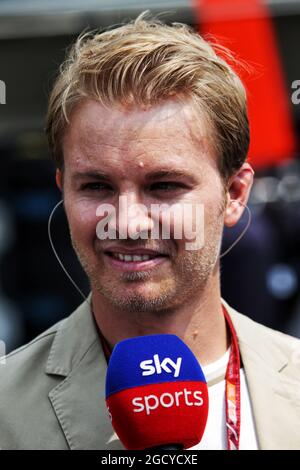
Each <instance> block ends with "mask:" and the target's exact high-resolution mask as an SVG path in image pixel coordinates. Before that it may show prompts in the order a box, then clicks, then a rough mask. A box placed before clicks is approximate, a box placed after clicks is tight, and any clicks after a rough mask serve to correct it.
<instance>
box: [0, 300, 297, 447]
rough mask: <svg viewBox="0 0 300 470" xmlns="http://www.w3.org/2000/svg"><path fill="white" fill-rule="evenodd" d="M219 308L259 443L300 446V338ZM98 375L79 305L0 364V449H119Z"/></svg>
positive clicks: (86, 314) (88, 323)
mask: <svg viewBox="0 0 300 470" xmlns="http://www.w3.org/2000/svg"><path fill="white" fill-rule="evenodd" d="M223 302H224V301H223ZM224 303H225V302H224ZM225 305H226V306H227V308H228V311H229V314H230V316H231V318H232V321H233V323H234V326H235V328H236V331H237V335H238V340H239V346H240V351H241V357H242V361H243V365H244V368H245V373H246V378H247V382H248V386H249V392H250V397H251V401H252V406H253V412H254V419H255V424H256V429H257V435H258V441H259V448H260V449H300V364H299V358H300V349H299V348H300V341H299V340H296V339H294V338H291V337H289V336H286V335H284V334H282V333H279V332H276V331H273V330H271V329H268V328H266V327H264V326H261V325H259V324H258V323H255V322H253V321H252V320H250V319H249V318H247V317H245V316H244V315H242V314H240V313H238V312H236V311H235V310H233V309H232V308H231V307H229V306H228V305H227V304H226V303H225ZM297 351H298V352H297ZM297 359H298V360H297ZM105 375H106V362H105V358H104V356H103V352H102V348H101V344H100V342H99V338H98V335H97V330H96V328H95V323H94V318H93V315H92V314H91V312H90V309H89V305H88V304H87V303H86V302H84V303H83V304H82V305H80V306H79V307H78V309H77V310H75V312H73V314H72V315H70V316H69V317H68V318H66V319H64V320H62V321H61V322H59V323H58V324H56V325H54V326H53V327H52V328H50V329H49V330H48V331H46V332H44V333H43V334H41V335H40V336H39V337H37V338H36V339H34V340H33V341H32V342H31V343H29V344H27V345H25V346H23V347H22V348H20V349H18V350H16V351H14V352H12V353H11V354H10V355H9V356H8V357H7V359H6V364H5V365H3V364H0V448H1V449H96V450H103V449H123V446H122V444H121V443H120V441H119V440H118V438H117V436H116V435H115V433H114V431H113V429H112V426H111V423H110V420H109V418H108V415H107V411H106V407H105Z"/></svg>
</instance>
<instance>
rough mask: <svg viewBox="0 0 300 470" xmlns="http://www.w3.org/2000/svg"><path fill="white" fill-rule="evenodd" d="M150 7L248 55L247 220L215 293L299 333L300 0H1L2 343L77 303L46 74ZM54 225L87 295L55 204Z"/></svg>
mask: <svg viewBox="0 0 300 470" xmlns="http://www.w3.org/2000/svg"><path fill="white" fill-rule="evenodd" d="M146 9H149V10H150V11H151V12H152V13H164V14H163V16H162V19H164V21H166V22H168V23H169V22H173V21H179V22H184V23H188V24H189V25H191V26H193V27H194V28H195V29H196V30H197V31H199V32H200V33H201V34H203V35H207V34H208V35H213V36H214V37H215V38H216V39H217V40H218V42H221V43H223V44H224V45H225V46H227V47H229V48H230V49H231V50H232V51H234V52H235V53H236V54H237V56H238V57H239V58H240V59H242V60H244V61H245V62H246V63H248V64H250V68H251V69H252V72H251V73H249V71H246V70H244V69H243V68H241V70H238V72H239V73H240V75H241V76H242V78H243V79H244V80H245V84H246V87H247V91H248V97H249V113H250V122H251V139H252V141H251V148H250V153H249V155H250V162H251V163H252V165H253V166H254V168H255V172H256V176H255V184H254V187H253V190H252V195H251V199H250V203H249V207H250V209H251V211H252V223H251V226H250V228H249V230H248V232H247V234H246V235H245V236H244V238H243V239H242V240H241V241H240V243H239V244H238V245H237V246H236V247H234V249H233V250H232V251H231V252H230V253H229V254H228V255H226V256H225V257H224V258H222V263H221V264H222V265H221V275H222V295H223V297H224V298H225V299H226V300H227V301H228V302H229V303H230V304H231V305H232V306H233V307H234V308H236V309H237V310H239V311H241V312H243V313H245V314H247V315H248V316H249V317H251V318H253V319H255V320H257V321H259V322H261V323H263V324H265V325H267V326H270V327H273V328H276V329H279V330H281V331H284V332H287V333H289V334H293V335H294V336H298V337H300V289H299V283H300V159H299V134H300V104H298V102H300V92H299V93H298V92H297V90H298V88H299V89H300V60H299V45H300V0H299V1H298V0H293V1H289V0H282V1H280V0H268V1H262V0H202V1H197V0H194V1H188V0H161V1H156V0H147V1H141V0H84V1H83V0H64V1H63V2H62V1H58V0H33V1H28V0H0V340H2V341H4V342H5V343H6V352H9V351H10V350H12V349H14V348H16V347H18V346H20V345H22V344H24V343H25V342H28V341H29V340H30V339H32V338H33V337H34V336H36V335H37V334H39V333H40V332H42V331H43V330H45V329H46V328H48V327H49V326H51V325H52V324H53V323H55V322H57V321H58V320H60V319H62V318H63V317H65V316H67V315H69V314H70V313H71V312H72V311H73V310H74V308H76V307H77V305H79V303H81V301H82V299H81V297H80V295H79V294H78V293H77V291H76V290H75V289H74V287H73V286H72V284H71V283H70V281H69V280H68V279H67V277H66V276H65V274H64V273H63V272H62V270H61V268H60V267H59V265H58V263H57V261H56V259H55V257H54V255H53V253H52V251H51V248H50V244H49V241H48V235H47V222H48V217H49V215H50V212H51V210H52V208H53V207H54V205H55V204H56V203H57V202H58V201H59V200H60V195H59V192H58V190H57V189H56V186H55V180H54V167H53V164H52V162H51V161H50V158H49V153H48V150H47V145H46V140H45V136H44V131H43V128H44V117H45V112H46V106H47V97H48V94H49V90H50V89H51V84H52V83H53V79H54V77H55V76H56V74H57V71H58V67H59V65H60V63H61V62H62V61H63V59H64V57H65V51H66V48H67V46H68V45H69V44H70V43H71V42H72V41H73V40H74V39H75V38H76V36H77V35H78V34H79V33H80V32H81V31H82V30H83V29H86V28H87V29H94V28H104V27H107V26H109V25H112V24H117V23H120V22H123V21H126V20H129V19H133V18H135V17H136V16H137V15H138V14H139V13H141V12H142V11H144V10H146ZM297 80H299V83H297ZM246 223H247V216H246V214H245V215H244V216H243V219H242V221H241V222H240V223H239V224H238V226H236V227H234V228H233V229H230V230H225V232H224V240H223V251H225V250H226V249H227V248H228V247H229V246H230V244H231V243H232V242H233V241H234V240H235V239H236V238H237V237H238V235H239V234H240V233H241V231H242V230H243V227H244V226H245V224H246ZM52 227H53V228H52V233H53V239H54V243H55V246H56V248H57V251H58V252H59V254H60V256H61V258H62V259H63V262H64V264H65V266H66V267H67V269H68V270H69V272H70V273H71V274H72V277H73V278H74V279H75V281H76V282H77V283H78V285H79V286H80V288H81V289H82V290H83V291H84V292H85V293H87V292H88V283H87V280H86V278H85V276H84V274H83V272H82V270H81V268H80V265H79V263H78V261H77V260H76V256H75V254H74V252H73V250H72V248H71V245H70V240H69V234H68V229H67V225H66V220H65V217H64V213H63V210H62V209H59V210H58V211H57V213H56V215H55V218H54V220H53V225H52ZM0 355H1V354H0Z"/></svg>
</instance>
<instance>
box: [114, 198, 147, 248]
mask: <svg viewBox="0 0 300 470" xmlns="http://www.w3.org/2000/svg"><path fill="white" fill-rule="evenodd" d="M153 228H154V221H153V220H152V217H151V211H150V214H149V208H148V207H147V206H146V205H145V204H143V203H141V202H139V200H138V198H137V196H136V195H135V193H133V192H131V193H127V194H124V195H121V196H120V197H119V210H118V217H117V231H118V232H119V238H120V239H127V238H131V239H133V240H137V239H138V238H142V239H147V238H148V236H149V232H150V231H151V230H153Z"/></svg>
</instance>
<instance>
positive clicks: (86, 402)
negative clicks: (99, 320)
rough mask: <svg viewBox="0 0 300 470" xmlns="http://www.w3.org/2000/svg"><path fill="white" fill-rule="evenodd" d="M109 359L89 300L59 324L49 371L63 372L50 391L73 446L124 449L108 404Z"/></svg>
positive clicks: (57, 373) (61, 423)
mask: <svg viewBox="0 0 300 470" xmlns="http://www.w3.org/2000/svg"><path fill="white" fill-rule="evenodd" d="M106 369H107V365H106V360H105V357H104V354H103V351H102V347H101V343H100V341H99V338H98V334H97V330H96V327H95V324H94V319H93V315H92V313H91V310H90V307H89V305H88V304H87V303H84V304H82V305H81V306H80V307H79V308H78V309H77V310H76V311H75V312H74V313H73V314H72V315H71V316H70V317H69V318H67V319H66V320H65V321H64V322H63V324H62V325H61V326H60V328H59V330H58V332H57V334H56V337H55V339H54V341H53V345H52V348H51V352H50V355H49V359H48V363H47V366H46V373H47V374H55V375H61V376H62V379H63V380H62V382H60V383H59V385H57V386H56V387H55V388H54V389H52V390H51V392H50V393H49V399H50V401H51V404H52V407H53V410H54V412H55V414H56V416H57V419H58V421H59V423H60V426H61V429H62V431H63V433H64V435H65V438H66V441H67V443H68V446H69V448H70V449H72V450H79V449H83V450H86V449H89V450H100V449H101V450H102V449H124V447H123V446H122V444H121V442H120V441H119V439H118V438H117V436H116V435H115V433H114V430H113V428H112V426H111V422H110V419H109V416H108V413H107V409H106V405H105V376H106Z"/></svg>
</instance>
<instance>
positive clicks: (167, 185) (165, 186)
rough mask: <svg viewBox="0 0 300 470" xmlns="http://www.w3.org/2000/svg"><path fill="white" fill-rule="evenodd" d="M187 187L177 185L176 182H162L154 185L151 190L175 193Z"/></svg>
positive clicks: (180, 184) (181, 184)
mask: <svg viewBox="0 0 300 470" xmlns="http://www.w3.org/2000/svg"><path fill="white" fill-rule="evenodd" d="M185 187H186V186H185V185H184V184H183V183H175V182H174V181H161V182H159V183H153V184H152V185H151V188H152V189H154V190H158V191H173V190H176V189H180V188H181V189H182V188H185Z"/></svg>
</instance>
